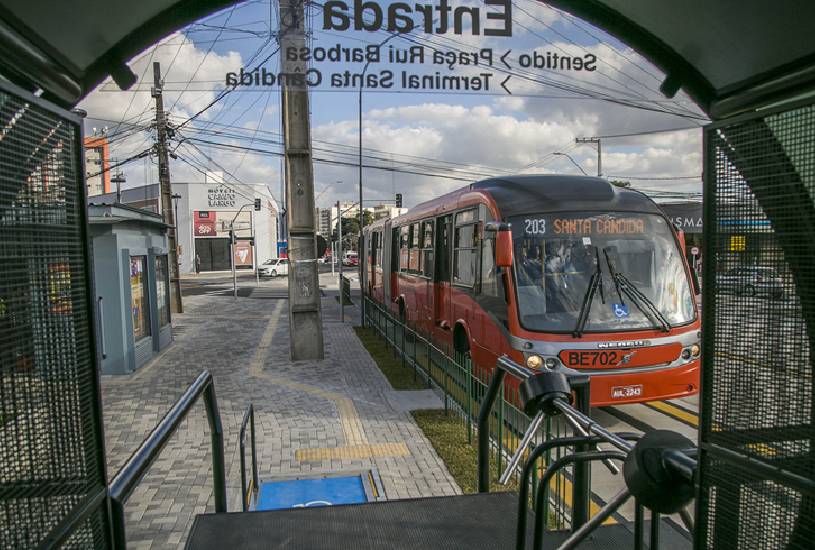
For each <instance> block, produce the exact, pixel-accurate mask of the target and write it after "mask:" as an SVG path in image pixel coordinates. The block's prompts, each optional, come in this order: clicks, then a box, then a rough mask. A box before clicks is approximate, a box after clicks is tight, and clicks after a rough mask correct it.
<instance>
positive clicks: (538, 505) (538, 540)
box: [524, 451, 626, 550]
mask: <svg viewBox="0 0 815 550" xmlns="http://www.w3.org/2000/svg"><path fill="white" fill-rule="evenodd" d="M625 457H626V454H625V453H623V452H621V451H585V452H579V453H572V454H569V455H566V456H562V457H560V458H558V459H557V460H555V461H554V462H552V464H550V465H549V467H548V468H546V470H545V471H544V472H543V477H541V481H540V483H539V484H538V493H537V494H536V495H535V509H536V510H542V509H543V499H544V495H545V494H546V489H545V488H546V486H547V485H549V480H550V479H552V476H554V475H555V473H556V472H557V471H558V470H560V469H561V468H563V467H564V466H568V465H569V464H578V463H585V464H588V463H589V462H594V461H595V460H605V459H609V458H614V459H617V460H625ZM545 523H546V518H544V517H543V514H540V515H539V516H536V517H535V538H534V542H533V544H532V548H533V550H542V549H543V528H544V524H545ZM582 526H583V525H582V524H581V525H580V527H582ZM580 527H578V528H576V529H575V528H574V526H573V529H572V532H573V533H576V532H578V531H580ZM525 539H526V533H524V544H526V540H525Z"/></svg>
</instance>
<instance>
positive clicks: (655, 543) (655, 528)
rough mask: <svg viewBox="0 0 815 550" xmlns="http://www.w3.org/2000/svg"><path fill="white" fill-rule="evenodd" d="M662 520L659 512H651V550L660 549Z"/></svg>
mask: <svg viewBox="0 0 815 550" xmlns="http://www.w3.org/2000/svg"><path fill="white" fill-rule="evenodd" d="M660 522H661V520H660V517H659V512H654V511H653V510H651V540H650V541H649V542H650V544H649V545H648V548H649V549H650V550H657V548H659V524H660Z"/></svg>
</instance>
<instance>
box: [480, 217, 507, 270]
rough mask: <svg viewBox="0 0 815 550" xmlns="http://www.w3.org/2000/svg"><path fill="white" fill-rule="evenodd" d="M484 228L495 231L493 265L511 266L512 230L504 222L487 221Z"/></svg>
mask: <svg viewBox="0 0 815 550" xmlns="http://www.w3.org/2000/svg"><path fill="white" fill-rule="evenodd" d="M484 230H485V231H490V232H494V233H495V265H496V266H497V267H507V268H508V267H512V230H511V226H510V224H508V223H505V222H487V223H485V224H484Z"/></svg>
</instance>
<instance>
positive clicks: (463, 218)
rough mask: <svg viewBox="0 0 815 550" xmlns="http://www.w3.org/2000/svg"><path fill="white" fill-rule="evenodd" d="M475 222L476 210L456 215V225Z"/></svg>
mask: <svg viewBox="0 0 815 550" xmlns="http://www.w3.org/2000/svg"><path fill="white" fill-rule="evenodd" d="M474 220H475V210H465V211H464V212H459V213H458V214H456V225H459V224H462V223H467V222H471V221H474Z"/></svg>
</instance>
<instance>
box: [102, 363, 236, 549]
mask: <svg viewBox="0 0 815 550" xmlns="http://www.w3.org/2000/svg"><path fill="white" fill-rule="evenodd" d="M202 393H203V394H204V404H205V406H206V409H207V421H208V422H209V430H210V438H211V440H212V477H213V480H212V481H213V495H214V498H215V511H216V512H226V473H225V471H224V433H223V427H222V426H221V416H220V414H219V413H218V401H217V400H216V398H215V385H214V383H213V380H212V375H211V374H210V373H209V371H204V372H202V373H201V374H200V375H199V376H198V378H196V379H195V382H193V383H192V384H191V385H190V387H189V388H187V391H185V392H184V394H183V395H182V396H181V397H179V398H178V401H176V402H175V404H174V405H173V406H172V408H171V409H170V410H169V411H167V414H165V415H164V418H162V419H161V422H159V423H158V425H157V426H156V427H155V428H153V431H152V432H150V435H148V436H147V438H146V439H145V440H144V441H143V442H142V444H141V446H140V447H139V448H138V449H136V451H135V452H134V453H133V455H132V456H131V457H130V459H129V460H128V461H127V463H126V464H125V465H124V466H122V469H121V470H119V472H118V473H117V474H116V476H115V477H114V478H113V481H111V482H110V485H109V487H108V500H109V502H110V511H111V523H112V529H113V548H114V549H115V550H123V549H124V548H125V545H126V542H125V512H124V505H125V502H127V499H128V498H129V497H130V495H131V493H133V490H134V489H135V488H136V486H137V485H138V484H139V482H140V481H141V479H142V477H143V476H144V475H145V474H146V473H147V471H148V470H149V469H150V466H151V465H152V464H153V462H154V461H155V460H156V458H158V455H159V454H160V453H161V451H162V449H163V448H164V446H165V445H166V444H167V442H168V441H169V440H170V437H172V435H173V433H175V431H176V430H177V429H178V426H179V425H180V424H181V422H183V420H184V418H186V416H187V413H189V412H190V409H192V406H193V405H194V404H195V402H196V401H197V400H198V398H199V397H200V396H201V394H202Z"/></svg>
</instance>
